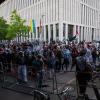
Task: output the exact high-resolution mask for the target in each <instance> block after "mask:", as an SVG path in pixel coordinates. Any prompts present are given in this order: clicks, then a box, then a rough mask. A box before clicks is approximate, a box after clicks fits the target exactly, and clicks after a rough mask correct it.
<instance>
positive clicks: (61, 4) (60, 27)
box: [58, 0, 63, 41]
mask: <svg viewBox="0 0 100 100" xmlns="http://www.w3.org/2000/svg"><path fill="white" fill-rule="evenodd" d="M58 4H59V11H58V12H59V13H58V14H59V18H58V19H59V40H60V41H62V40H63V16H62V15H63V2H62V0H59V2H58Z"/></svg>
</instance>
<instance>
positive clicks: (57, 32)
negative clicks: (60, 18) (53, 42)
mask: <svg viewBox="0 0 100 100" xmlns="http://www.w3.org/2000/svg"><path fill="white" fill-rule="evenodd" d="M56 38H57V39H59V24H56Z"/></svg>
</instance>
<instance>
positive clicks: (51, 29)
mask: <svg viewBox="0 0 100 100" xmlns="http://www.w3.org/2000/svg"><path fill="white" fill-rule="evenodd" d="M50 33H51V37H50V40H52V41H53V24H51V25H50Z"/></svg>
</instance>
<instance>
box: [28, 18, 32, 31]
mask: <svg viewBox="0 0 100 100" xmlns="http://www.w3.org/2000/svg"><path fill="white" fill-rule="evenodd" d="M29 27H30V32H32V31H33V29H32V19H30V22H29Z"/></svg>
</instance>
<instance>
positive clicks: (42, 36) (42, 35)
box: [41, 15, 45, 41]
mask: <svg viewBox="0 0 100 100" xmlns="http://www.w3.org/2000/svg"><path fill="white" fill-rule="evenodd" d="M44 17H45V15H42V34H41V38H42V41H43V40H44Z"/></svg>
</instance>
